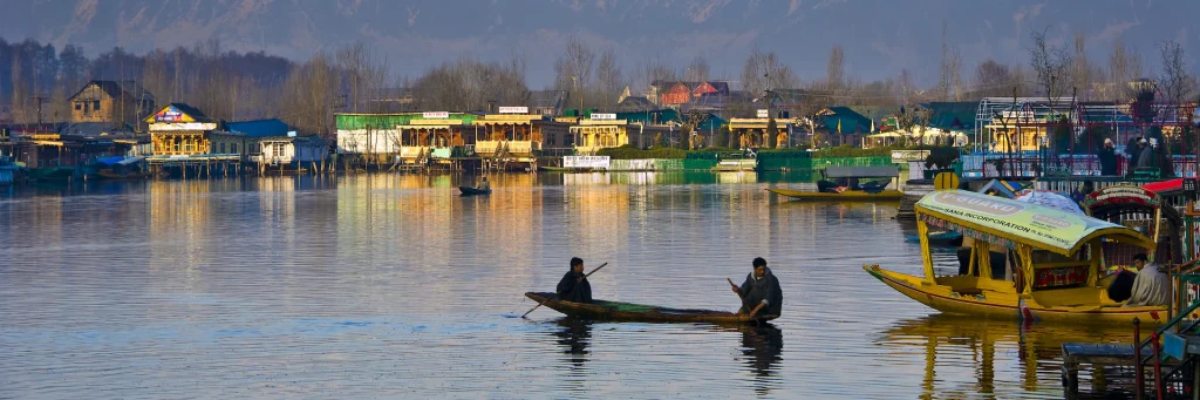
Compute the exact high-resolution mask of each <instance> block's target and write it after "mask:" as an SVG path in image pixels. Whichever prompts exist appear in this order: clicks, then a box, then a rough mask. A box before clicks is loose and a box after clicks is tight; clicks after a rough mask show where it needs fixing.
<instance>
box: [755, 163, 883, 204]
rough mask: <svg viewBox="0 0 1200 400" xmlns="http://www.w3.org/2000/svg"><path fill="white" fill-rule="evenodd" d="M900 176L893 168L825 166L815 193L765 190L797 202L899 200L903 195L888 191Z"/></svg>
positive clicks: (779, 189) (780, 189) (791, 190)
mask: <svg viewBox="0 0 1200 400" xmlns="http://www.w3.org/2000/svg"><path fill="white" fill-rule="evenodd" d="M899 174H900V170H899V169H898V168H896V167H894V166H886V167H828V168H825V169H824V170H822V171H821V175H822V176H823V177H824V179H821V180H820V181H818V182H817V190H816V191H812V190H795V189H784V188H770V189H767V190H768V191H770V192H771V193H775V194H778V195H781V196H787V197H790V198H793V199H798V200H834V201H874V200H900V198H902V197H904V193H902V192H900V191H899V190H895V189H888V188H887V187H888V185H890V184H891V180H892V179H894V178H896V177H897V176H899Z"/></svg>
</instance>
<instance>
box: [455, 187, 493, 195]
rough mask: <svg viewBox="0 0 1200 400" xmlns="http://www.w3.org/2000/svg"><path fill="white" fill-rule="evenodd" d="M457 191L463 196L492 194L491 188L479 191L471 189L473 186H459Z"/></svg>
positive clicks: (475, 188) (474, 188)
mask: <svg viewBox="0 0 1200 400" xmlns="http://www.w3.org/2000/svg"><path fill="white" fill-rule="evenodd" d="M458 190H459V191H460V192H462V195H463V196H475V195H486V194H492V188H487V189H480V188H477V187H473V186H459V187H458Z"/></svg>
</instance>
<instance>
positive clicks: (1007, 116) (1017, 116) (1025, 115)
mask: <svg viewBox="0 0 1200 400" xmlns="http://www.w3.org/2000/svg"><path fill="white" fill-rule="evenodd" d="M1000 118H1001V119H1003V120H1004V121H1008V122H1016V121H1031V120H1033V111H1029V110H1020V111H1013V110H1006V111H1004V112H1002V113H1000Z"/></svg>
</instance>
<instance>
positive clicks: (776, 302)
mask: <svg viewBox="0 0 1200 400" xmlns="http://www.w3.org/2000/svg"><path fill="white" fill-rule="evenodd" d="M753 266H754V272H753V273H750V274H746V281H745V282H743V283H742V286H741V287H738V286H737V285H734V284H733V282H732V281H731V282H729V285H730V286H732V290H733V292H734V293H736V294H737V295H738V297H740V298H741V299H742V308H741V309H740V310H738V314H749V315H750V317H751V318H754V317H758V316H761V315H776V316H778V315H780V312H781V311H782V310H783V291H782V290H781V289H780V288H779V280H778V279H776V278H775V274H773V273H771V269H770V268H767V260H764V259H763V258H762V257H756V258H755V259H754V262H753Z"/></svg>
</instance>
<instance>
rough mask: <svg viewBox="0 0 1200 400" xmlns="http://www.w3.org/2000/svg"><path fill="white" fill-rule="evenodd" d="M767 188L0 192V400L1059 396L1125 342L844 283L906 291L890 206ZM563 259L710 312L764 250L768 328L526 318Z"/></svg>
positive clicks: (602, 179) (339, 181)
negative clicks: (1077, 361)
mask: <svg viewBox="0 0 1200 400" xmlns="http://www.w3.org/2000/svg"><path fill="white" fill-rule="evenodd" d="M468 178H469V177H468ZM777 178H778V179H775V178H772V179H767V177H757V176H755V175H754V174H753V173H731V174H721V175H713V174H698V175H679V174H676V175H670V174H666V175H664V174H658V175H655V174H649V173H641V174H566V175H564V174H509V175H500V176H493V177H492V178H491V181H492V185H493V187H494V188H495V191H494V193H493V194H492V195H491V196H488V197H473V198H472V197H467V198H464V197H459V196H458V195H457V190H456V189H455V187H456V186H457V184H458V183H459V180H460V178H458V177H456V176H453V175H440V176H420V175H392V174H373V175H354V176H346V177H336V178H328V177H326V178H313V177H299V178H295V177H273V178H246V179H241V180H233V179H231V180H219V181H153V182H131V183H103V182H90V183H88V184H87V185H85V186H73V187H68V188H64V187H34V188H7V189H0V398H21V399H61V398H126V399H163V398H264V399H265V398H271V399H273V398H294V397H304V398H395V397H402V398H498V399H510V398H514V399H516V398H521V399H523V398H685V397H686V398H854V399H861V398H872V399H876V398H877V399H884V398H887V399H892V398H948V399H956V398H1041V397H1045V398H1055V397H1059V398H1061V397H1062V393H1061V386H1060V383H1059V366H1060V365H1061V361H1060V360H1061V354H1060V346H1061V344H1062V342H1064V341H1128V340H1129V337H1130V336H1131V331H1130V330H1129V329H1125V328H1120V329H1113V330H1104V329H1096V328H1095V327H1062V326H1048V325H1033V326H1031V327H1021V326H1019V325H1018V324H1017V323H1016V322H1003V321H1001V322H997V321H983V320H972V319H961V318H951V317H946V316H942V315H938V314H936V312H934V311H932V310H930V309H927V308H925V307H924V306H922V305H920V304H918V303H916V302H913V301H911V300H908V299H907V298H904V297H902V296H901V295H900V294H898V293H896V292H895V291H893V290H892V289H890V288H887V287H886V286H884V285H883V284H881V283H879V282H878V281H876V280H874V279H871V278H870V277H869V276H868V275H867V274H866V273H865V272H863V270H862V268H861V266H862V265H863V264H864V263H867V264H881V265H884V266H886V267H889V268H894V269H897V270H901V271H906V272H913V273H917V272H919V270H920V268H919V266H918V265H919V262H920V252H919V248H918V246H917V244H916V243H915V241H909V240H906V235H913V234H914V233H915V228H913V227H912V226H910V225H911V223H904V222H899V221H897V220H895V219H894V218H893V217H894V216H895V214H896V205H895V203H890V204H889V203H880V204H872V203H861V204H819V203H800V202H789V201H786V200H784V199H781V198H776V197H775V196H774V195H770V194H769V193H768V192H766V191H764V190H763V189H764V188H767V187H770V186H772V185H780V184H781V183H762V182H759V181H760V180H764V181H765V180H783V181H786V180H788V178H787V177H777ZM572 256H579V257H582V258H584V259H585V260H586V262H587V264H588V269H589V270H590V269H591V268H594V267H596V266H598V265H600V264H601V263H603V262H609V263H610V264H609V266H607V267H605V269H603V270H601V271H600V272H598V273H596V274H595V275H593V276H592V277H591V278H590V280H591V282H592V288H593V291H594V293H595V296H596V297H597V298H603V299H612V300H621V301H628V302H637V303H649V304H658V305H666V306H676V307H687V308H712V309H725V310H735V309H736V308H737V306H738V299H737V298H736V296H735V295H734V294H733V293H730V292H729V289H728V284H727V283H725V278H726V277H729V278H732V279H734V280H735V281H741V280H742V279H744V277H745V275H746V274H747V273H748V272H749V271H750V261H751V259H753V258H754V257H756V256H762V257H765V258H766V259H767V260H768V261H769V263H770V266H771V268H772V269H773V270H774V272H775V273H776V275H778V277H779V278H780V280H781V283H782V286H783V291H784V310H783V316H782V317H781V318H780V319H778V320H776V321H775V323H774V324H773V325H772V326H770V327H762V328H742V329H739V328H733V327H718V326H711V325H694V324H645V323H605V322H595V323H592V322H584V321H574V320H569V319H564V318H562V315H561V314H559V313H557V312H555V311H553V310H550V309H546V308H542V309H539V310H537V311H534V312H533V313H532V314H530V316H529V318H530V319H528V320H526V319H521V318H519V316H520V315H521V314H522V313H524V312H525V311H527V310H529V309H530V308H531V307H533V306H534V305H535V303H533V302H531V301H530V300H527V299H525V298H524V296H523V293H524V292H526V291H534V290H536V291H551V290H553V288H554V285H555V284H556V283H557V282H558V279H559V278H560V277H561V276H562V274H563V273H564V272H566V270H567V262H568V260H569V259H570V257H572ZM936 257H937V260H938V262H939V263H941V264H944V265H945V267H944V268H947V269H950V268H954V267H953V263H954V261H953V260H952V257H953V254H952V253H941V254H938V255H936ZM1085 386H1086V384H1085Z"/></svg>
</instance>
